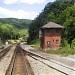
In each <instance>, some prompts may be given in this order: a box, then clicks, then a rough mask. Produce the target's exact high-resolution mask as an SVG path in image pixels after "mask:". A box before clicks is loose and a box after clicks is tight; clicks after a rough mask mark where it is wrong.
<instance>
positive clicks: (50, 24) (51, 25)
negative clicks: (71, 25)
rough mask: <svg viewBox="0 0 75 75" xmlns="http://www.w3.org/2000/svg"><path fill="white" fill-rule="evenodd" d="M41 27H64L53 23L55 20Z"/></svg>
mask: <svg viewBox="0 0 75 75" xmlns="http://www.w3.org/2000/svg"><path fill="white" fill-rule="evenodd" d="M41 28H42V29H45V28H61V29H62V28H64V27H63V26H61V25H59V24H56V23H53V22H49V23H47V24H46V25H44V26H42V27H41Z"/></svg>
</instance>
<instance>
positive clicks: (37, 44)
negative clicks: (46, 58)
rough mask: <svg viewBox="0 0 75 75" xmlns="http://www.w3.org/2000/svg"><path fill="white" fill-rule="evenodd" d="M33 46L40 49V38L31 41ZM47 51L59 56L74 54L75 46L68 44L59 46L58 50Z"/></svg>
mask: <svg viewBox="0 0 75 75" xmlns="http://www.w3.org/2000/svg"><path fill="white" fill-rule="evenodd" d="M30 44H31V45H33V47H34V48H37V49H40V40H39V39H36V40H33V41H32V42H31V43H30ZM47 53H49V54H58V55H61V56H68V55H73V54H75V48H70V46H65V47H60V48H59V49H58V50H48V51H47Z"/></svg>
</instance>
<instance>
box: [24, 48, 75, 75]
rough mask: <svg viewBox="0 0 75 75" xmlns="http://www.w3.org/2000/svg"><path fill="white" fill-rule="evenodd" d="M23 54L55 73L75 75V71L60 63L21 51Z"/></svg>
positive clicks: (30, 51)
mask: <svg viewBox="0 0 75 75" xmlns="http://www.w3.org/2000/svg"><path fill="white" fill-rule="evenodd" d="M23 51H24V52H26V54H27V55H28V56H30V57H32V58H33V59H35V60H38V61H40V62H42V63H43V64H45V65H47V66H48V67H50V68H52V69H54V70H56V71H57V72H60V73H62V75H75V69H74V68H71V67H69V66H67V65H65V64H62V63H60V62H57V61H55V60H52V59H50V60H49V59H47V58H45V57H44V56H41V55H40V54H37V53H35V52H34V51H32V50H25V49H23Z"/></svg>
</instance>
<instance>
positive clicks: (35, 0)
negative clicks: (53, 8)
mask: <svg viewBox="0 0 75 75" xmlns="http://www.w3.org/2000/svg"><path fill="white" fill-rule="evenodd" d="M3 2H4V3H5V4H14V3H27V4H35V3H43V2H45V0H3Z"/></svg>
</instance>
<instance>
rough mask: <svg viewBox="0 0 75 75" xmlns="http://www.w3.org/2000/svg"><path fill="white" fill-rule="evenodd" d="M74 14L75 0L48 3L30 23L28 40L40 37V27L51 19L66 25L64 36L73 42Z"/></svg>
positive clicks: (74, 31)
mask: <svg viewBox="0 0 75 75" xmlns="http://www.w3.org/2000/svg"><path fill="white" fill-rule="evenodd" d="M73 16H74V0H56V1H55V2H53V3H51V2H50V3H48V4H47V5H46V6H45V8H44V9H43V10H42V12H41V13H40V14H39V16H37V17H36V18H35V20H33V21H32V23H31V24H30V26H29V39H28V42H31V41H32V40H34V39H36V38H38V35H39V29H40V27H41V26H43V25H45V24H46V23H48V22H49V21H51V22H55V23H58V24H60V25H62V26H64V27H65V29H64V31H63V34H62V38H66V39H67V40H68V42H69V43H71V42H72V40H73V39H74V38H75V25H74V17H73Z"/></svg>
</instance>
